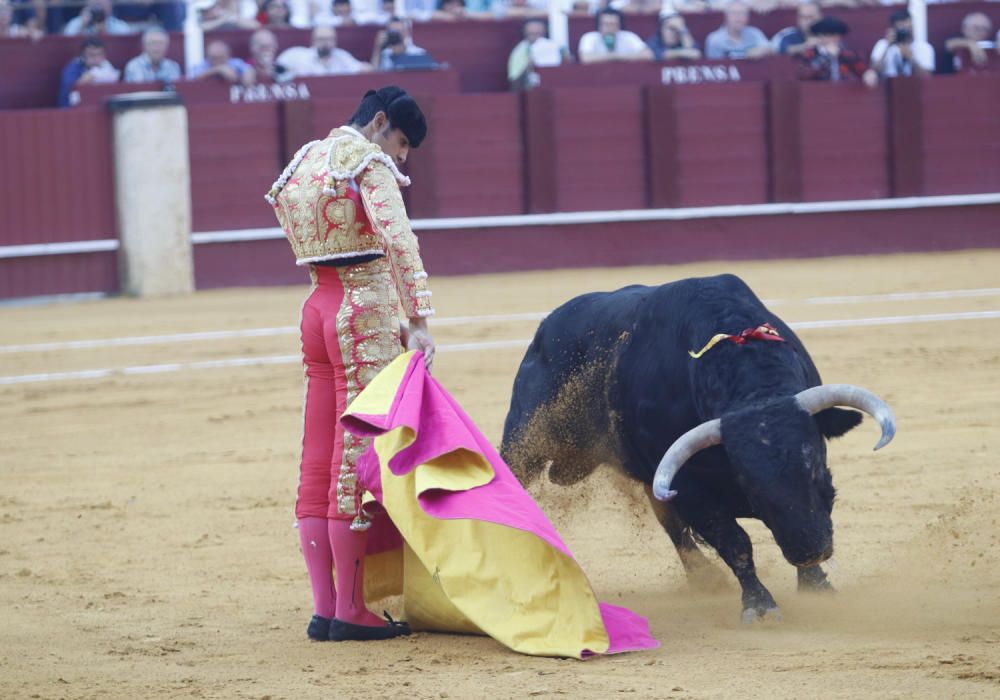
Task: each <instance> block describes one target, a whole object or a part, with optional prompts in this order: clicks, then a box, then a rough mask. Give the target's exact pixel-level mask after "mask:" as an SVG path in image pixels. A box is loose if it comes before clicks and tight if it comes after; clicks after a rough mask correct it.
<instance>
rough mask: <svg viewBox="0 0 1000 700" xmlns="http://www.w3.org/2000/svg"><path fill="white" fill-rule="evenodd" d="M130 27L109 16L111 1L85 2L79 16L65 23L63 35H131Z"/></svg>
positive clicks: (126, 23)
mask: <svg viewBox="0 0 1000 700" xmlns="http://www.w3.org/2000/svg"><path fill="white" fill-rule="evenodd" d="M131 33H132V27H130V26H129V25H128V22H124V21H122V20H120V19H118V18H117V17H115V16H114V15H113V14H111V0H87V4H86V5H84V6H83V9H82V10H81V11H80V14H79V15H77V16H76V17H74V18H73V19H71V20H70V21H69V22H67V23H66V27H65V28H64V29H63V34H65V35H66V36H79V35H80V34H131Z"/></svg>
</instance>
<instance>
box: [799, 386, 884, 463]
mask: <svg viewBox="0 0 1000 700" xmlns="http://www.w3.org/2000/svg"><path fill="white" fill-rule="evenodd" d="M795 400H796V401H797V402H798V404H799V406H800V407H801V408H802V410H804V411H805V412H806V413H808V414H809V415H816V414H817V413H819V412H820V411H822V410H824V409H827V408H833V407H834V406H850V407H851V408H856V409H858V410H860V411H864V412H865V413H867V414H868V415H870V416H871V417H872V418H874V419H875V420H877V421H878V424H879V425H880V426H882V437H881V439H880V440H879V441H878V444H877V445H875V449H876V450H878V449H881V448H883V447H885V446H886V445H888V444H889V443H890V442H891V441H892V438H893V436H894V435H895V434H896V416H895V415H894V414H893V412H892V409H891V408H889V404H887V403H886V402H885V401H883V400H882V399H880V398H879V397H877V396H876V395H875V394H873V393H872V392H870V391H868V390H867V389H862V388H861V387H859V386H854V385H853V384H823V385H822V386H814V387H812V388H811V389H806V390H805V391H800V392H799V393H798V394H796V395H795Z"/></svg>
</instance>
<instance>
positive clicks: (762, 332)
mask: <svg viewBox="0 0 1000 700" xmlns="http://www.w3.org/2000/svg"><path fill="white" fill-rule="evenodd" d="M723 340H728V341H729V342H731V343H734V344H736V345H746V344H747V342H748V341H750V340H770V341H774V342H778V343H784V342H785V339H784V338H782V337H781V334H780V333H778V329H777V328H775V327H774V326H772V325H771V324H770V323H762V324H760V325H759V326H757V327H756V328H747V329H746V330H745V331H743V332H742V333H740V334H739V335H730V334H728V333H717V334H716V335H713V336H712V339H711V340H710V341H708V344H707V345H705V347H703V348H702V349H701V350H699V351H698V352H695V351H694V350H688V355H690V356H691V357H693V358H694V359H696V360H697V359H698V358H699V357H701V356H702V355H704V354H705V353H706V352H708V351H709V350H711V349H712V348H714V347H715V346H716V345H717V344H718V343H721V342H722V341H723Z"/></svg>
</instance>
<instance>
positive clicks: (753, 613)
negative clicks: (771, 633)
mask: <svg viewBox="0 0 1000 700" xmlns="http://www.w3.org/2000/svg"><path fill="white" fill-rule="evenodd" d="M783 619H784V617H782V615H781V610H779V609H778V608H777V607H773V608H747V609H746V610H744V611H743V615H742V617H741V618H740V621H741V622H742V623H743V624H744V625H752V624H753V623H755V622H781V621H782V620H783Z"/></svg>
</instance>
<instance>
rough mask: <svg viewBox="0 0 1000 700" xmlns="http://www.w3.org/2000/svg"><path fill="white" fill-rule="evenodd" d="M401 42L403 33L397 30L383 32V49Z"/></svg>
mask: <svg viewBox="0 0 1000 700" xmlns="http://www.w3.org/2000/svg"><path fill="white" fill-rule="evenodd" d="M402 43H403V35H402V34H400V33H399V32H397V31H394V30H393V31H388V32H386V33H385V41H384V42H383V43H382V48H383V49H389V48H392V47H393V46H399V45H400V44H402Z"/></svg>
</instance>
